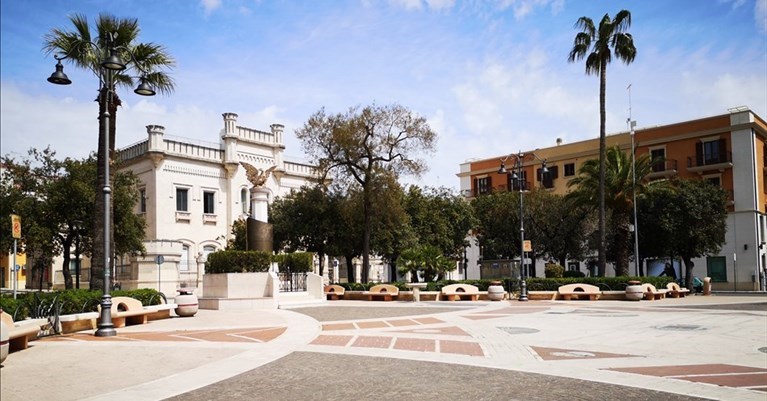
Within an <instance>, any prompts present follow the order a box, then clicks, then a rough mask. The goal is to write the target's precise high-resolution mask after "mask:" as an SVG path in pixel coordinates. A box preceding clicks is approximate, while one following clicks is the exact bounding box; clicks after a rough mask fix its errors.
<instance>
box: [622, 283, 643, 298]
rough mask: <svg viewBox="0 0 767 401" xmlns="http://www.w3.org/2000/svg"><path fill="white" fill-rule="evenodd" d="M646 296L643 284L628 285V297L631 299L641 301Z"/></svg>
mask: <svg viewBox="0 0 767 401" xmlns="http://www.w3.org/2000/svg"><path fill="white" fill-rule="evenodd" d="M642 297H644V292H642V286H641V285H627V286H626V299H627V300H629V301H640V300H641V299H642Z"/></svg>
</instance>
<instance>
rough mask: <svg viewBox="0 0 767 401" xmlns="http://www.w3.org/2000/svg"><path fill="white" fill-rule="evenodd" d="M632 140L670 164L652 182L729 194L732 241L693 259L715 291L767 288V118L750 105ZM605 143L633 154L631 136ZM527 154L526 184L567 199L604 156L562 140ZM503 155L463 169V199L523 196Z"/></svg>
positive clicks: (591, 144) (640, 150)
mask: <svg viewBox="0 0 767 401" xmlns="http://www.w3.org/2000/svg"><path fill="white" fill-rule="evenodd" d="M633 139H634V146H635V148H636V154H637V155H641V154H650V155H651V156H653V157H664V158H665V162H664V163H661V164H657V165H655V166H653V171H652V173H651V174H649V176H648V179H651V180H655V179H663V178H671V177H678V178H683V179H705V180H709V181H711V182H713V183H716V184H717V185H720V186H721V187H722V188H724V189H725V190H726V191H727V192H728V194H729V204H728V210H727V211H728V215H727V234H726V243H725V244H724V246H723V247H722V250H721V252H720V253H719V254H718V255H711V256H707V257H703V258H697V259H694V260H693V262H694V263H695V270H694V272H693V273H694V274H695V275H696V276H700V277H703V276H708V277H711V278H712V281H713V289H714V290H723V291H724V290H735V291H753V290H760V289H761V290H764V288H763V286H764V284H761V286H762V287H760V283H759V282H760V272H761V274H762V275H764V274H765V272H767V170H766V166H767V163H766V161H767V123H765V120H764V119H763V118H761V117H760V116H758V115H756V114H755V113H754V112H752V111H751V110H749V109H748V108H746V107H738V108H733V109H730V110H729V112H728V113H727V114H722V115H717V116H713V117H706V118H701V119H696V120H691V121H683V122H679V123H675V124H669V125H663V126H656V127H648V128H641V129H638V130H635V132H634V138H633ZM606 141H607V146H608V147H612V146H619V147H620V148H621V149H625V150H626V151H627V152H630V151H631V146H632V135H631V133H630V132H621V133H616V134H612V135H608V136H607V138H606ZM512 153H517V152H515V151H512ZM522 153H523V154H529V155H530V157H527V158H525V159H524V163H523V169H522V180H523V181H527V182H528V185H536V186H539V187H544V188H549V189H550V190H551V191H553V193H556V194H565V193H567V191H568V188H567V182H568V181H569V180H570V179H572V178H574V177H575V175H576V174H577V172H578V169H579V168H580V166H581V164H582V163H583V162H584V161H586V160H589V159H594V158H598V157H599V138H594V139H589V140H585V141H580V142H574V143H567V144H565V143H561V141H559V140H557V144H556V145H555V146H552V147H549V148H543V149H535V150H534V152H532V151H523V152H522ZM532 153H534V154H535V155H536V156H538V158H536V157H532ZM505 157H506V155H499V156H498V157H494V158H490V159H484V160H475V161H469V162H466V163H463V164H461V165H460V173H459V174H458V177H459V179H460V188H461V191H462V193H463V194H464V195H465V196H466V197H468V198H474V197H476V196H482V195H483V194H487V193H490V192H493V191H509V190H514V191H515V190H518V188H516V187H515V185H516V181H513V180H511V177H510V176H511V175H510V174H499V173H498V169H499V166H500V161H501V159H503V158H505ZM539 158H540V159H543V160H546V167H547V169H548V171H549V173H548V174H545V175H542V174H541V168H542V161H541V160H540V159H539ZM639 229H640V230H641V227H639ZM469 255H470V256H469V258H470V260H472V258H473V260H477V258H479V251H478V249H476V247H475V248H474V249H472V250H470V252H469ZM568 265H569V266H568V267H570V266H575V267H577V268H579V269H581V270H583V269H584V267H585V266H584V261H572V262H570V261H568ZM659 265H662V261H646V266H645V267H646V268H647V270H646V272H647V273H648V274H653V275H655V274H657V273H659V272H660V271H658V268H659ZM476 269H477V270H475V272H474V274H473V275H475V276H478V275H479V273H478V269H479V267H477V268H476ZM610 270H611V269H609V268H608V272H609V271H610ZM470 276H472V274H471V273H470Z"/></svg>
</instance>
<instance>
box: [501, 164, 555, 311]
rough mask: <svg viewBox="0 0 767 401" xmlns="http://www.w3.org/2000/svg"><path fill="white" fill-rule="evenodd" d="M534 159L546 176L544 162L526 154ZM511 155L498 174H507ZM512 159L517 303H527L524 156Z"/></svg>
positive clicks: (546, 171) (546, 170)
mask: <svg viewBox="0 0 767 401" xmlns="http://www.w3.org/2000/svg"><path fill="white" fill-rule="evenodd" d="M528 154H529V155H532V156H533V157H534V158H535V159H538V160H540V161H541V163H542V165H543V166H542V168H541V174H542V175H543V174H547V173H548V172H549V169H547V168H546V160H545V159H541V158H540V157H538V155H536V154H535V153H528ZM511 156H512V155H508V156H506V157H505V158H503V159H501V168H499V169H498V174H507V173H508V172H507V170H506V160H508V159H509V157H511ZM513 156H515V158H514V166H513V167H512V173H511V179H512V180H513V181H516V182H517V188H518V189H519V254H520V255H519V266H520V269H519V274H520V280H521V283H520V287H521V288H520V291H519V301H522V302H526V301H527V265H526V264H525V209H524V199H523V193H524V187H525V183H526V181H527V180H525V179H524V178H523V177H522V167H523V163H524V159H525V156H526V155H525V154H524V153H522V152H521V151H520V152H519V153H517V154H516V155H513Z"/></svg>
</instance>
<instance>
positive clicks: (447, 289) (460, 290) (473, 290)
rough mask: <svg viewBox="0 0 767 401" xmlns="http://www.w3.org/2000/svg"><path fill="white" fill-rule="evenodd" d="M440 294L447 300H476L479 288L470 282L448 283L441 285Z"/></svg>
mask: <svg viewBox="0 0 767 401" xmlns="http://www.w3.org/2000/svg"><path fill="white" fill-rule="evenodd" d="M441 294H442V296H444V297H446V298H447V300H448V301H458V300H462V299H468V300H470V301H476V300H478V299H479V288H477V287H476V286H473V285H471V284H450V285H446V286H444V287H442V291H441Z"/></svg>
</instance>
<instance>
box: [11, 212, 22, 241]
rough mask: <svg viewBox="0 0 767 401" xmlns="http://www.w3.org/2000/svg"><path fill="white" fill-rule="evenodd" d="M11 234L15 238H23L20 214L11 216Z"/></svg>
mask: <svg viewBox="0 0 767 401" xmlns="http://www.w3.org/2000/svg"><path fill="white" fill-rule="evenodd" d="M11 234H12V236H13V238H16V239H19V238H21V216H19V215H18V214H12V215H11Z"/></svg>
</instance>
